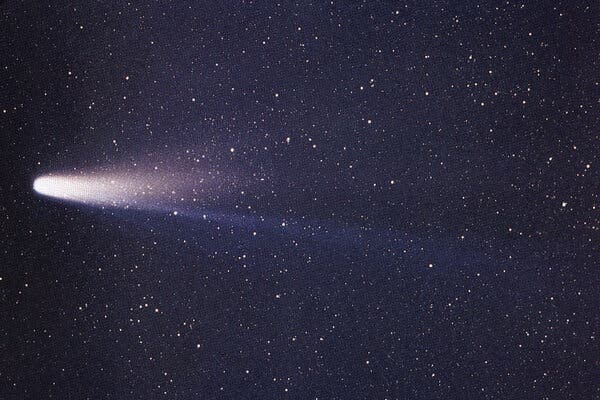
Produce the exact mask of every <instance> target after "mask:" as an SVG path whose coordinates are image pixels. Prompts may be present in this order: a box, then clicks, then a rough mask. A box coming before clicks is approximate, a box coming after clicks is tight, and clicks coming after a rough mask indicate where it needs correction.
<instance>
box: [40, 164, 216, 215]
mask: <svg viewBox="0 0 600 400" xmlns="http://www.w3.org/2000/svg"><path fill="white" fill-rule="evenodd" d="M205 178H206V177H205V176H198V175H193V176H192V175H186V174H185V173H178V174H175V173H170V172H161V171H158V172H157V171H150V172H149V171H141V172H130V171H119V172H116V171H115V172H89V173H86V174H83V173H82V174H61V175H58V174H52V175H44V176H40V177H38V178H37V179H35V181H34V182H33V190H35V192H37V193H39V194H41V195H43V196H47V197H52V198H55V199H60V200H66V201H71V202H76V203H85V204H89V205H96V206H111V207H124V208H136V209H150V210H157V209H158V210H169V212H172V213H173V215H177V214H178V213H180V211H182V210H177V211H175V212H173V210H176V209H177V208H179V204H181V202H183V201H184V200H186V199H191V198H197V197H198V196H200V195H202V194H205V193H207V192H206V191H207V190H209V189H210V185H209V183H208V182H207V181H206V179H205ZM215 181H216V179H215ZM213 187H214V186H213Z"/></svg>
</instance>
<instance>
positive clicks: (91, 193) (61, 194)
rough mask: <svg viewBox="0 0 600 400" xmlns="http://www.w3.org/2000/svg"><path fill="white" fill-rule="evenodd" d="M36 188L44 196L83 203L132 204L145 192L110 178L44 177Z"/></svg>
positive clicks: (36, 181)
mask: <svg viewBox="0 0 600 400" xmlns="http://www.w3.org/2000/svg"><path fill="white" fill-rule="evenodd" d="M33 189H34V190H35V191H36V192H38V193H39V194H42V195H44V196H48V197H53V198H57V199H63V200H70V201H75V202H81V203H90V204H100V205H102V204H105V205H131V204H135V202H136V200H137V198H138V197H139V196H140V195H142V194H143V193H144V192H143V190H141V189H143V188H138V187H136V185H133V184H132V183H131V182H128V181H125V180H123V179H116V178H111V177H93V176H92V177H85V176H76V175H62V176H50V175H49V176H42V177H39V178H37V179H36V180H35V181H34V182H33Z"/></svg>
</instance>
